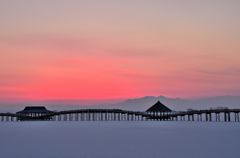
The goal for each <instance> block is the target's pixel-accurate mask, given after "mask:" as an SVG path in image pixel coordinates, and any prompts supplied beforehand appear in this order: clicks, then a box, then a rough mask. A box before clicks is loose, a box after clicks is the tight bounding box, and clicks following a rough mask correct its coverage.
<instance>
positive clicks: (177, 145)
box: [0, 122, 240, 158]
mask: <svg viewBox="0 0 240 158" xmlns="http://www.w3.org/2000/svg"><path fill="white" fill-rule="evenodd" d="M0 157H1V158H240V123H223V122H221V123H206V122H205V123H204V122H0Z"/></svg>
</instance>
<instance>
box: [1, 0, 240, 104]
mask: <svg viewBox="0 0 240 158" xmlns="http://www.w3.org/2000/svg"><path fill="white" fill-rule="evenodd" d="M239 6H240V2H239V1H237V0H225V1H224V0H222V1H221V0H212V1H211V2H209V1H207V0H203V1H201V2H200V1H198V2H197V1H195V2H193V1H190V0H183V1H181V3H180V2H179V1H178V0H170V1H168V2H167V1H160V0H159V1H157V0H149V1H142V0H122V1H112V0H103V1H99V0H89V1H74V0H51V1H48V0H41V1H37V0H22V1H18V0H11V1H8V0H6V1H5V0H3V1H1V2H0V63H1V64H0V78H1V79H0V101H1V100H7V99H13V100H14V99H29V100H34V99H38V100H39V99H40V100H41V99H43V100H45V99H50V100H51V99H118V98H133V97H140V96H145V95H148V96H149V95H156V96H159V95H166V96H171V97H201V96H214V95H240V84H239V81H240V62H239V60H240V31H239V28H240V20H239V17H240V8H239Z"/></svg>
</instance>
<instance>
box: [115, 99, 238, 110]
mask: <svg viewBox="0 0 240 158" xmlns="http://www.w3.org/2000/svg"><path fill="white" fill-rule="evenodd" d="M157 101H161V102H162V103H163V104H165V105H166V106H167V107H169V108H170V109H172V110H187V109H209V108H216V107H228V108H240V96H216V97H206V98H198V99H181V98H168V97H164V96H158V97H154V96H145V97H142V98H136V99H128V100H126V101H123V102H121V103H118V104H116V106H118V107H119V108H122V109H127V110H139V111H143V110H146V109H148V108H149V107H150V106H152V105H153V104H154V103H156V102H157Z"/></svg>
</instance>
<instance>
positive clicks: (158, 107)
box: [146, 101, 172, 112]
mask: <svg viewBox="0 0 240 158" xmlns="http://www.w3.org/2000/svg"><path fill="white" fill-rule="evenodd" d="M171 111H172V110H171V109H169V108H168V107H166V106H165V105H163V104H162V103H161V102H160V101H158V102H157V103H156V104H154V105H153V106H151V107H150V108H149V109H147V111H146V112H171Z"/></svg>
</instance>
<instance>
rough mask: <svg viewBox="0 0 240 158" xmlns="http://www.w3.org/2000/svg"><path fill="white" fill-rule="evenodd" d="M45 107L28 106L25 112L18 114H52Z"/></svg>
mask: <svg viewBox="0 0 240 158" xmlns="http://www.w3.org/2000/svg"><path fill="white" fill-rule="evenodd" d="M50 112H52V111H49V110H47V109H46V108H45V107H44V106H26V107H25V108H24V110H22V111H19V112H17V113H50Z"/></svg>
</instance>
